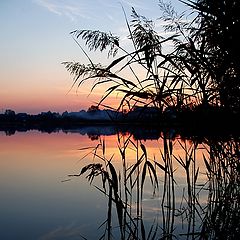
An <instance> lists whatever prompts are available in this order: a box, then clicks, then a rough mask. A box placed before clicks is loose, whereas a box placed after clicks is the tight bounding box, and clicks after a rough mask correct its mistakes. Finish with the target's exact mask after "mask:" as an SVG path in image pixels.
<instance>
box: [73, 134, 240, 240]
mask: <svg viewBox="0 0 240 240" xmlns="http://www.w3.org/2000/svg"><path fill="white" fill-rule="evenodd" d="M162 143H163V148H162V149H160V150H159V151H160V152H159V156H154V157H153V158H152V159H151V157H150V156H149V153H148V151H147V147H146V146H145V145H144V144H143V143H142V142H141V141H133V140H132V137H131V136H121V135H118V138H117V145H118V150H119V152H120V157H121V167H120V168H118V167H116V166H114V164H113V159H114V156H113V155H112V156H111V157H110V158H107V157H106V147H105V141H104V140H100V142H99V144H98V145H97V146H96V148H94V149H92V150H91V153H92V154H93V157H94V158H98V159H99V161H100V163H91V164H89V165H87V166H85V167H83V168H82V170H81V172H80V175H81V174H84V173H85V174H87V176H86V177H87V179H88V180H89V181H90V183H92V182H93V180H94V179H95V178H96V177H98V178H100V179H101V185H97V186H96V187H97V189H98V190H100V191H101V192H102V193H104V194H105V195H106V197H107V200H108V212H107V219H106V221H105V222H104V223H103V224H102V226H105V231H104V234H103V236H102V237H100V239H114V237H115V238H116V239H222V237H223V236H224V238H226V239H235V238H234V237H236V236H238V233H239V225H240V224H239V217H240V214H239V213H240V210H239V202H240V194H239V190H240V189H239V188H240V187H239V181H240V163H239V157H240V154H239V145H238V142H237V141H234V140H231V141H228V142H217V141H215V142H214V141H207V142H206V143H207V144H205V145H206V146H207V147H205V149H204V151H205V153H204V154H203V157H202V158H203V162H204V163H205V172H206V173H207V174H205V173H201V171H200V167H199V161H200V159H199V154H197V153H198V151H200V150H201V146H202V145H200V144H198V143H197V142H196V141H193V142H189V141H183V140H172V139H170V138H168V137H167V136H166V134H163V135H162ZM176 144H178V146H180V148H181V149H182V151H183V154H181V155H177V154H175V152H174V148H175V145H176ZM128 151H132V152H134V156H135V158H136V159H135V162H134V163H133V162H131V164H130V163H129V161H128V155H127V153H128ZM180 168H181V171H182V172H183V173H184V178H185V181H186V184H185V186H184V187H183V188H182V189H181V191H182V198H181V201H178V200H177V196H176V195H177V194H176V191H177V190H176V189H179V188H180V186H179V184H178V182H177V178H176V176H177V171H178V170H179V169H180ZM200 174H202V175H203V174H204V176H205V179H206V181H205V182H203V183H202V182H201V181H200V180H199V176H200ZM73 176H79V175H73ZM149 183H150V187H151V188H152V194H153V196H157V195H158V197H156V201H159V202H158V205H157V206H158V207H157V208H156V209H155V215H154V216H152V219H151V222H150V221H149V220H146V219H145V211H144V194H145V190H146V189H147V188H149ZM148 190H149V189H148ZM204 193H205V195H206V193H207V195H208V197H206V198H205V199H204V197H203V199H202V195H204ZM178 195H179V193H178ZM158 199H159V200H158ZM204 200H206V201H204ZM180 221H181V222H182V224H180Z"/></svg>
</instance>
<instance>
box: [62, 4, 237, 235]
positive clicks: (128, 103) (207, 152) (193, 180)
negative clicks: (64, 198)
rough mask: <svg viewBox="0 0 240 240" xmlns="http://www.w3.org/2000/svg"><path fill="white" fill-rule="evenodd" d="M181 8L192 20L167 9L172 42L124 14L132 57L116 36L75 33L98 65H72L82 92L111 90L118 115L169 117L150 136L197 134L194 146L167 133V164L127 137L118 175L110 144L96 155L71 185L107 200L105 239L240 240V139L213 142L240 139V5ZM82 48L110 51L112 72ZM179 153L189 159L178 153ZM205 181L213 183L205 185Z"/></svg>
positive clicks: (164, 17) (121, 141) (163, 11)
mask: <svg viewBox="0 0 240 240" xmlns="http://www.w3.org/2000/svg"><path fill="white" fill-rule="evenodd" d="M180 2H182V3H183V4H185V5H186V6H187V7H188V9H189V12H187V11H186V12H184V13H180V14H179V13H177V12H176V11H175V10H174V8H173V6H172V5H171V4H170V3H166V2H164V1H162V0H159V1H158V6H159V10H160V14H159V15H160V18H159V19H157V20H156V22H157V21H161V22H160V25H161V26H163V29H162V30H164V31H165V32H164V34H161V31H159V29H158V30H157V29H156V28H155V25H154V24H155V22H154V21H153V20H151V19H149V18H147V17H145V16H142V15H141V14H139V13H138V12H137V11H136V9H134V8H133V9H132V14H131V20H128V17H127V15H126V13H125V11H124V9H123V13H124V16H125V20H126V28H127V29H128V32H129V34H128V36H127V38H128V40H129V46H130V45H131V46H132V48H131V50H129V49H130V47H129V46H128V47H127V48H126V49H125V48H123V47H122V44H121V39H120V38H119V37H118V36H115V35H114V34H112V33H106V32H102V31H99V30H89V29H81V30H75V31H73V32H71V35H72V36H73V39H74V40H75V41H76V43H77V44H78V45H79V47H80V48H81V49H82V51H83V54H84V55H85V56H86V58H87V60H88V61H89V63H88V64H83V63H79V62H64V63H63V64H64V65H65V67H66V68H67V70H68V71H69V72H70V73H71V74H72V75H73V86H77V87H81V86H82V85H83V84H84V83H86V82H87V83H88V82H92V84H93V85H92V90H91V91H94V89H95V88H97V87H98V86H100V85H106V87H105V89H106V91H105V92H104V93H103V96H102V98H101V99H100V101H99V104H98V107H101V106H104V107H108V108H109V109H111V106H105V103H104V101H105V99H106V98H108V97H109V96H110V95H114V94H115V95H117V94H118V95H120V96H121V97H120V98H119V107H118V108H117V109H116V111H123V112H125V111H126V112H131V111H132V110H133V109H135V107H136V106H137V107H139V106H141V107H143V108H146V107H154V108H157V109H158V112H159V116H161V117H159V118H158V119H157V120H154V121H152V119H149V120H148V121H145V122H144V124H143V126H144V129H146V128H148V127H151V126H153V129H155V130H156V129H157V128H158V126H161V125H163V126H165V127H168V126H174V127H175V128H173V129H177V128H178V127H179V126H181V127H182V129H183V131H186V130H189V134H190V137H189V138H186V139H184V138H181V139H178V138H172V134H171V129H170V130H169V129H168V130H165V129H164V130H163V131H162V134H161V135H160V138H159V142H160V143H161V144H160V146H159V156H156V155H154V156H153V157H150V154H149V152H148V149H147V147H146V146H145V144H144V143H143V141H141V140H136V141H133V139H132V135H131V134H130V135H127V136H125V135H121V134H119V135H118V137H117V139H116V142H117V146H118V149H119V155H120V158H118V161H120V162H121V167H120V169H119V168H118V167H117V166H115V165H114V157H115V156H114V154H113V155H112V156H110V157H109V156H107V155H106V152H107V148H106V143H105V140H104V139H101V138H100V139H99V144H97V146H96V147H95V148H89V150H90V153H92V154H93V159H94V161H93V163H90V164H87V165H86V166H84V167H83V168H82V169H81V170H80V173H79V174H73V175H69V176H70V177H74V176H81V175H85V176H86V178H87V179H88V180H89V182H90V183H91V184H93V183H94V184H96V185H95V186H96V188H97V189H98V190H100V191H101V192H102V193H103V194H104V195H105V196H106V199H107V214H106V215H107V217H106V221H105V222H104V223H103V224H102V225H101V226H102V227H105V228H104V231H103V234H102V235H101V236H100V238H99V239H237V238H239V235H240V221H239V218H240V211H239V209H240V205H239V204H240V163H239V159H240V150H239V134H238V133H237V134H236V135H237V137H236V136H233V135H231V137H230V139H224V140H223V139H220V138H215V139H213V138H209V137H208V134H209V133H210V132H211V131H212V130H214V129H215V130H216V132H221V133H223V132H224V131H225V130H226V129H227V128H228V127H230V128H231V129H232V130H233V132H238V130H239V113H240V45H239V34H238V29H240V15H239V12H240V1H237V0H193V1H191V0H183V1H180ZM80 40H82V41H83V42H85V45H86V47H87V48H88V49H89V50H90V51H100V52H103V51H104V50H107V58H106V62H107V64H106V63H104V64H103V63H94V62H93V60H92V59H91V58H90V56H89V54H88V51H87V50H85V49H84V47H82V45H81V41H80ZM125 46H126V45H125ZM111 58H112V59H111ZM143 115H144V114H143ZM145 116H146V115H145ZM181 127H180V128H181ZM166 129H167V128H166ZM196 130H197V131H198V133H202V139H201V140H199V139H198V138H194V137H193V135H194V131H196ZM140 131H141V130H140ZM161 146H162V147H161ZM179 148H180V149H181V150H182V151H183V153H184V154H183V156H182V155H180V154H179V153H177V150H179ZM84 149H85V150H86V148H84ZM203 150H204V151H203ZM129 151H133V152H134V154H135V162H134V163H133V162H131V163H129V161H128V155H127V153H128V152H129ZM199 152H200V155H201V157H199ZM96 159H98V160H99V163H96ZM200 161H202V166H204V169H201V165H199V162H200ZM179 170H180V171H182V173H181V174H182V175H181V176H182V177H184V178H185V183H186V184H185V185H184V186H183V187H182V185H181V184H180V185H179V184H178V179H177V178H178V175H177V174H176V173H177V171H179ZM203 175H204V179H205V181H201V180H200V179H201V177H200V176H203ZM95 180H96V181H95ZM99 180H100V181H99ZM149 183H150V186H151V187H152V192H153V198H154V197H155V196H157V199H156V201H157V203H158V205H157V207H155V208H154V211H155V215H154V217H152V218H151V219H150V220H149V218H147V217H146V216H147V209H145V208H144V206H145V204H144V196H145V194H146V192H149V188H148V190H147V191H145V187H146V185H148V187H149ZM179 187H180V188H181V187H182V198H180V199H179V198H178V197H177V194H176V193H177V190H176V189H178V188H179ZM156 193H158V194H156ZM202 194H203V195H204V194H205V195H204V196H205V198H203V199H202V198H201V195H202Z"/></svg>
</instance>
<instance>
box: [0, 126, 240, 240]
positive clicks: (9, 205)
mask: <svg viewBox="0 0 240 240" xmlns="http://www.w3.org/2000/svg"><path fill="white" fill-rule="evenodd" d="M79 131H80V134H76V133H79ZM96 131H97V132H96ZM102 132H104V133H105V134H104V135H105V136H101V137H100V135H101V134H102ZM66 133H67V134H66ZM66 133H64V132H58V133H51V134H47V133H39V132H36V131H30V132H26V133H23V132H22V133H19V132H18V133H17V134H15V135H11V136H5V134H3V133H0V169H1V170H0V171H1V174H0V191H1V204H0V212H1V215H0V224H1V228H2V229H3V230H1V232H0V239H82V237H85V238H87V239H99V238H100V237H101V236H103V238H102V239H112V238H113V237H115V239H216V238H218V237H219V236H221V237H222V236H224V237H225V238H226V239H234V237H236V236H237V235H236V234H238V233H239V216H240V212H239V211H240V210H239V209H240V208H239V202H240V196H239V192H240V191H239V190H240V189H239V181H240V177H239V174H240V164H239V157H240V153H239V141H238V140H236V139H234V138H228V140H219V139H218V140H216V138H201V141H200V140H199V139H197V138H196V137H192V138H191V140H186V137H185V139H184V138H180V137H178V135H176V134H175V132H174V131H170V132H169V131H168V132H167V133H159V136H158V137H156V133H153V135H151V134H152V133H151V134H150V135H149V136H155V137H151V138H152V139H155V140H151V141H150V140H147V141H144V140H137V139H139V138H140V137H139V138H138V137H136V136H137V135H134V136H132V134H131V133H129V131H128V132H127V131H126V132H125V133H124V134H116V129H113V128H112V127H111V128H107V127H105V128H102V129H101V128H92V127H88V129H86V128H85V129H81V130H79V129H78V131H76V130H71V131H66ZM112 133H114V134H115V135H112ZM139 136H140V135H139ZM147 138H150V137H147ZM156 139H157V140H156ZM92 140H94V141H92ZM203 140H204V141H203ZM79 173H82V174H83V175H84V176H85V177H87V179H88V180H89V181H90V183H91V184H92V185H89V183H88V182H87V180H85V178H84V177H76V176H79ZM94 186H95V187H94ZM96 188H97V189H96ZM99 226H101V227H100V228H98V227H99Z"/></svg>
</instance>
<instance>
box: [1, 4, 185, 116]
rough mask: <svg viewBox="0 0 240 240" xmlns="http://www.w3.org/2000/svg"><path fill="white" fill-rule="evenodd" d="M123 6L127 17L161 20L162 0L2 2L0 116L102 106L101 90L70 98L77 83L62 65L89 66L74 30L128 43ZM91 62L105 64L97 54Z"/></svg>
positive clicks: (81, 92)
mask: <svg viewBox="0 0 240 240" xmlns="http://www.w3.org/2000/svg"><path fill="white" fill-rule="evenodd" d="M176 2H177V0H174V1H172V3H173V5H174V6H176V8H177V9H179V10H181V11H182V4H180V3H176ZM121 5H122V6H123V7H124V9H125V10H126V12H127V14H128V16H130V11H131V7H134V8H135V9H136V11H137V12H139V13H141V14H143V15H146V16H147V17H149V18H152V19H156V18H158V17H159V16H160V10H159V8H158V1H157V0H1V1H0V28H1V38H0V52H1V58H0V84H1V88H0V112H4V111H5V109H13V110H15V111H16V112H28V113H38V112H41V111H48V110H51V111H58V112H63V111H65V110H68V111H78V110H81V109H87V108H88V107H89V106H91V105H92V104H93V103H94V101H97V100H99V99H100V96H101V94H102V93H103V92H102V91H103V90H102V89H98V90H97V91H95V92H94V93H93V94H92V95H91V96H90V97H87V95H88V93H89V86H83V88H80V89H78V91H76V88H74V89H72V90H71V91H70V92H69V90H70V88H71V84H72V77H71V76H70V75H69V73H68V72H67V71H66V70H65V68H64V66H63V65H62V64H61V62H63V61H79V62H81V63H87V59H86V58H85V57H84V55H83V54H82V52H81V50H80V48H79V47H78V46H77V44H76V43H75V42H74V40H73V39H72V37H71V36H70V34H69V33H70V32H71V31H73V30H76V29H93V30H101V31H111V32H112V33H113V34H115V35H118V36H120V40H121V39H122V40H124V38H126V36H127V29H126V24H125V20H124V14H123V11H122V8H121ZM90 56H91V57H92V58H93V60H94V61H95V62H99V61H101V57H100V55H99V53H98V52H96V53H92V54H90ZM111 102H112V103H114V99H112V100H111Z"/></svg>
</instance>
